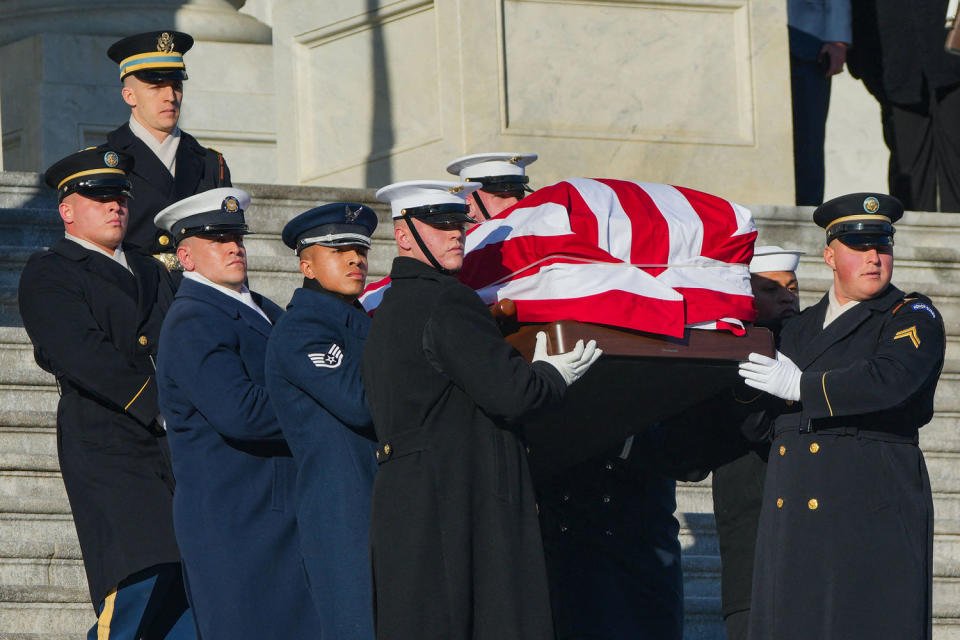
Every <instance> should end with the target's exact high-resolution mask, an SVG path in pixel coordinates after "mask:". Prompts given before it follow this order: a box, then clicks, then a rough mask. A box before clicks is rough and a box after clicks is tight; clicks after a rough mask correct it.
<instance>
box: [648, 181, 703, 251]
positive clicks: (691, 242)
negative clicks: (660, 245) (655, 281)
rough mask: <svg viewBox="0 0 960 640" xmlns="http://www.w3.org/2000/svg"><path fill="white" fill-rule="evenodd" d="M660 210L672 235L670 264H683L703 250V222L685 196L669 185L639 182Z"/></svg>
mask: <svg viewBox="0 0 960 640" xmlns="http://www.w3.org/2000/svg"><path fill="white" fill-rule="evenodd" d="M637 184H638V185H639V186H640V188H641V189H643V190H644V191H646V192H647V195H648V196H650V199H651V200H653V203H654V204H655V205H656V207H657V209H659V210H660V215H662V216H663V219H664V220H666V222H667V227H668V228H669V233H670V238H669V240H670V254H669V257H668V259H667V263H668V264H684V263H687V262H689V261H690V259H691V258H692V257H694V256H699V255H700V252H701V251H702V250H703V221H701V220H700V214H698V213H697V211H696V209H694V208H693V206H692V205H691V204H690V201H689V200H687V199H686V197H684V195H683V194H682V193H680V192H679V191H677V190H676V189H674V188H673V187H671V186H670V185H668V184H655V183H651V182H638V183H637Z"/></svg>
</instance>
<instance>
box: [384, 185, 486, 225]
mask: <svg viewBox="0 0 960 640" xmlns="http://www.w3.org/2000/svg"><path fill="white" fill-rule="evenodd" d="M480 186H481V185H480V183H476V184H461V183H459V182H451V181H449V180H408V181H406V182H394V183H393V184H388V185H387V186H385V187H381V188H380V189H378V190H377V200H379V201H380V202H386V203H389V204H390V210H391V212H392V214H393V217H394V218H400V217H402V216H403V214H404V211H405V210H406V209H412V208H413V207H426V206H429V205H437V204H461V205H462V204H465V200H466V197H467V196H468V195H470V194H471V193H473V192H474V191H476V190H477V189H479V188H480Z"/></svg>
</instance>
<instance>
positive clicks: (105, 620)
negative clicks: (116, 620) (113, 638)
mask: <svg viewBox="0 0 960 640" xmlns="http://www.w3.org/2000/svg"><path fill="white" fill-rule="evenodd" d="M116 599H117V588H116V587H114V588H113V590H112V591H110V593H108V594H107V597H106V599H105V600H104V601H103V611H102V612H101V613H100V617H99V618H97V640H110V623H111V622H113V605H114V602H115V601H116Z"/></svg>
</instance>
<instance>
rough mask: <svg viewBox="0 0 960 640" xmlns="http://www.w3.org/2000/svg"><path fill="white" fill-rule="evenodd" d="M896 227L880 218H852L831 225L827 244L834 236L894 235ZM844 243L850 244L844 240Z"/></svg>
mask: <svg viewBox="0 0 960 640" xmlns="http://www.w3.org/2000/svg"><path fill="white" fill-rule="evenodd" d="M894 233H896V229H894V228H893V225H892V224H890V223H889V222H885V221H878V220H850V221H849V222H839V223H837V224H835V225H831V226H830V228H829V229H827V244H830V241H831V240H833V239H834V238H841V239H842V237H843V236H846V235H849V234H854V235H858V236H893V234H894ZM843 243H844V244H849V243H848V242H846V241H844V242H843ZM891 244H892V243H891Z"/></svg>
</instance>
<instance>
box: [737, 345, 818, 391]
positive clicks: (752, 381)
mask: <svg viewBox="0 0 960 640" xmlns="http://www.w3.org/2000/svg"><path fill="white" fill-rule="evenodd" d="M748 357H749V360H748V361H747V362H741V363H740V372H739V373H740V377H741V378H743V379H744V382H745V383H746V384H747V385H749V386H751V387H753V388H754V389H760V390H761V391H766V392H767V393H769V394H770V395H773V396H777V397H778V398H782V399H784V400H793V401H797V400H800V374H802V373H803V372H802V371H800V369H799V368H798V367H797V365H795V364H793V360H791V359H790V358H788V357H787V356H785V355H783V354H782V353H780V352H779V351H777V359H776V360H774V359H773V358H768V357H767V356H764V355H760V354H759V353H751V354H750V355H749V356H748Z"/></svg>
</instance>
